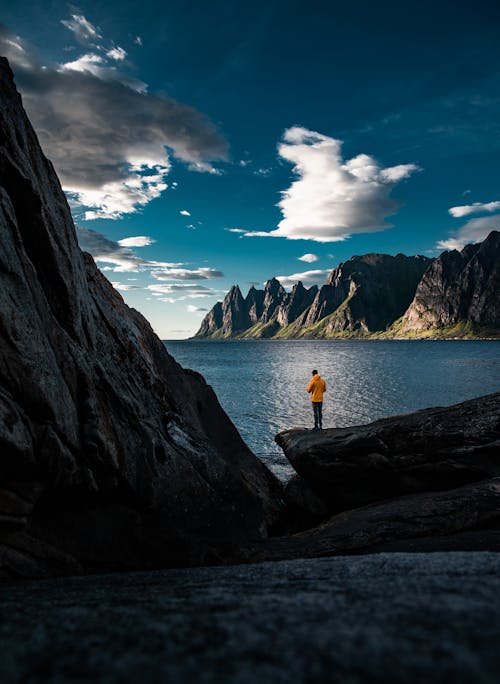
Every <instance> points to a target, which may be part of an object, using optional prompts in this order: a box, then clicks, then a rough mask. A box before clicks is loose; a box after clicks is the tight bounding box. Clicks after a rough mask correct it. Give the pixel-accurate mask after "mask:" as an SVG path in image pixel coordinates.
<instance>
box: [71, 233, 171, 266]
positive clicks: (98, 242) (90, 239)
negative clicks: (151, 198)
mask: <svg viewBox="0 0 500 684" xmlns="http://www.w3.org/2000/svg"><path fill="white" fill-rule="evenodd" d="M77 236H78V242H79V244H80V247H81V248H82V249H83V250H84V251H85V252H89V254H92V256H93V257H94V259H95V260H96V261H97V262H98V263H99V264H111V266H105V267H104V268H103V269H102V270H113V271H115V272H117V273H124V272H137V271H139V270H143V269H164V268H177V267H179V266H182V265H183V264H181V263H164V262H158V261H148V260H147V259H142V258H141V257H139V256H138V255H137V254H135V252H133V251H132V249H131V247H132V246H139V245H131V244H122V243H124V242H125V243H126V242H127V241H128V240H131V239H132V240H136V239H137V238H124V239H123V240H120V241H118V242H115V241H114V240H110V239H109V238H107V237H106V236H105V235H102V234H101V233H98V232H97V231H96V230H90V229H89V228H82V227H81V226H78V227H77ZM140 237H141V238H142V239H143V244H142V245H140V246H145V244H146V243H145V242H144V240H150V239H151V238H147V237H146V236H140ZM147 244H150V243H147Z"/></svg>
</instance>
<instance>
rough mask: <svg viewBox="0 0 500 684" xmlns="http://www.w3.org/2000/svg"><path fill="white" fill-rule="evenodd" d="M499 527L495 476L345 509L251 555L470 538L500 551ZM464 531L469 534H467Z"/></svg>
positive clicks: (339, 551) (457, 543)
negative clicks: (312, 526) (318, 523)
mask: <svg viewBox="0 0 500 684" xmlns="http://www.w3.org/2000/svg"><path fill="white" fill-rule="evenodd" d="M499 527H500V478H492V479H490V480H483V481H482V482H477V483H474V484H469V485H465V486H463V487H457V488H455V489H452V490H450V491H445V492H422V493H420V494H409V495H406V496H402V497H397V498H396V499H392V500H389V501H383V502H379V503H376V504H371V505H370V506H365V507H362V508H357V509H354V510H351V511H345V512H343V513H339V514H338V515H335V516H333V517H332V518H331V519H330V520H328V521H327V522H325V523H323V524H322V525H319V526H318V527H315V528H313V529H309V530H305V531H303V532H298V533H297V534H292V535H289V536H282V537H279V538H275V539H268V540H266V541H264V542H261V543H257V544H255V545H253V546H251V547H249V548H248V549H247V550H246V553H245V558H246V560H247V561H248V562H257V561H264V560H266V561H267V560H282V559H293V558H317V557H320V556H335V555H346V554H352V553H367V552H371V551H374V550H396V551H420V550H433V551H436V550H439V549H443V548H445V549H449V550H455V549H460V548H464V544H465V548H466V549H467V548H474V549H477V550H490V551H500V534H499ZM464 533H468V535H469V536H468V538H467V539H465V540H464V539H463V535H464ZM436 538H439V539H440V541H439V543H438V544H436V543H435V544H434V547H432V546H430V545H429V540H430V539H436ZM420 540H422V542H423V544H422V545H419V541H420ZM481 544H483V545H482V546H481ZM467 545H468V546H467ZM391 547H392V548H391Z"/></svg>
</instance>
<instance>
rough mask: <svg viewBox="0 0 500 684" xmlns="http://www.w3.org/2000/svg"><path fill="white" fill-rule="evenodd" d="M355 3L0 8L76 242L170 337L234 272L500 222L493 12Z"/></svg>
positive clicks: (246, 277) (194, 321)
mask: <svg viewBox="0 0 500 684" xmlns="http://www.w3.org/2000/svg"><path fill="white" fill-rule="evenodd" d="M348 5H349V4H348V3H345V2H342V3H340V2H333V1H332V2H314V1H309V2H303V1H300V2H298V1H293V0H288V1H287V2H280V1H274V2H273V1H272V0H268V1H266V2H252V3H250V2H242V3H237V2H234V1H231V2H223V1H222V2H212V3H208V2H198V1H191V2H186V1H184V2H177V1H169V2H167V3H164V2H161V3H160V2H145V3H136V2H128V1H123V0H122V1H120V2H107V3H106V4H105V5H101V4H100V3H95V2H81V3H79V4H78V5H70V4H68V3H63V2H58V1H57V0H52V1H51V2H25V3H22V4H20V3H5V7H2V13H1V15H0V20H1V22H2V24H3V28H2V30H1V32H0V47H1V52H2V54H6V55H7V56H8V57H9V59H10V61H11V65H12V67H13V70H14V74H15V78H16V81H17V83H18V87H19V89H20V91H21V93H22V94H23V99H24V102H25V106H26V108H27V110H28V113H29V114H30V117H31V119H32V121H33V123H34V125H35V128H36V130H37V132H38V134H39V137H40V140H41V143H42V146H43V148H44V151H45V153H46V154H47V156H48V157H49V158H51V159H52V161H53V162H54V165H55V167H56V170H57V171H58V173H59V176H60V178H61V181H62V184H63V187H64V188H65V190H66V192H67V194H68V197H69V199H70V202H71V205H72V208H73V213H74V216H75V220H76V223H77V225H78V227H79V236H80V242H81V244H82V247H84V248H86V249H88V250H89V251H91V252H92V253H93V254H94V257H95V258H96V259H98V260H99V261H98V264H99V266H100V267H101V268H102V269H103V270H104V273H105V275H106V276H107V277H108V278H109V279H110V280H111V281H112V282H114V283H117V287H118V288H119V289H120V290H121V293H122V295H123V296H124V298H125V300H126V301H127V302H128V303H129V304H130V305H131V306H134V307H135V308H137V309H139V310H140V311H141V312H142V313H144V314H145V315H146V317H147V318H148V319H149V320H150V322H151V323H152V325H153V327H154V328H155V330H156V331H157V332H158V333H159V334H160V336H161V337H162V338H164V339H168V338H182V337H187V336H189V335H190V334H193V333H194V332H195V331H196V329H197V328H198V326H199V323H200V321H201V318H202V317H203V315H204V313H205V310H208V309H210V308H211V306H212V305H213V304H214V303H215V301H217V299H221V298H222V296H223V295H224V293H225V292H226V291H227V290H228V289H229V287H230V286H231V285H232V284H233V283H238V284H240V286H241V288H242V290H243V291H244V292H245V291H246V289H247V288H248V287H249V284H250V283H252V282H253V283H258V284H262V283H263V282H264V281H265V280H266V279H267V278H270V277H272V276H283V280H284V283H285V284H286V285H288V286H289V285H291V284H292V282H294V281H295V280H297V279H298V278H299V277H300V278H301V279H302V280H303V282H304V283H305V284H312V283H313V282H318V283H321V282H324V281H325V279H326V276H327V273H328V272H329V270H331V269H332V268H333V267H335V266H337V265H338V263H339V262H341V261H344V260H346V259H347V258H349V257H350V256H352V255H353V254H363V253H366V252H371V251H377V252H386V253H392V254H395V253H398V252H403V253H406V254H416V253H421V254H427V255H437V254H439V253H440V252H441V251H442V250H443V249H444V248H460V247H461V246H462V245H463V244H465V243H467V242H472V241H478V240H481V239H483V237H484V236H485V235H486V234H487V233H488V232H489V231H490V230H491V229H493V228H496V229H500V183H499V176H500V172H499V164H498V159H499V152H500V53H499V50H498V27H499V25H500V5H499V3H498V2H495V1H493V0H483V1H481V0H479V1H477V2H470V1H468V2H459V1H458V2H457V1H454V2H443V1H439V0H436V1H434V2H426V1H425V0H424V1H421V2H405V3H401V2H376V3H375V2H368V1H367V0H365V1H360V2H357V3H351V4H350V5H351V6H348ZM120 241H121V243H120ZM298 274H304V275H302V276H299V275H298Z"/></svg>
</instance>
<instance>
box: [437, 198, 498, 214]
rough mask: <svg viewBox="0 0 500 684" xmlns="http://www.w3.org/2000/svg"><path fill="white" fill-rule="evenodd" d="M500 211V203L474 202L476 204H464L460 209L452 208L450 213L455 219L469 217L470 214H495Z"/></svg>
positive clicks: (449, 210)
mask: <svg viewBox="0 0 500 684" xmlns="http://www.w3.org/2000/svg"><path fill="white" fill-rule="evenodd" d="M499 209H500V202H498V201H495V202H474V204H464V205H462V206H459V207H451V208H450V209H448V213H449V214H451V215H452V216H454V217H455V218H461V217H462V216H469V215H470V214H483V213H486V212H489V213H493V212H495V211H498V210H499Z"/></svg>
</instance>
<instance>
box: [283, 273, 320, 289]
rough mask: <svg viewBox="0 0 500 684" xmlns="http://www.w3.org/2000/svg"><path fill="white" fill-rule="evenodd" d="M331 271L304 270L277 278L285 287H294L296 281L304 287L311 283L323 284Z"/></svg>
mask: <svg viewBox="0 0 500 684" xmlns="http://www.w3.org/2000/svg"><path fill="white" fill-rule="evenodd" d="M329 273H330V271H329V270H328V269H326V270H317V271H303V272H302V273H292V274H291V275H281V276H276V279H277V280H279V281H280V283H281V284H282V285H283V287H285V288H287V289H289V288H291V287H293V286H294V285H295V284H296V283H298V282H299V280H300V282H301V283H302V285H304V287H310V286H311V285H322V284H323V283H324V282H325V279H326V277H327V276H328V274H329Z"/></svg>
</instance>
